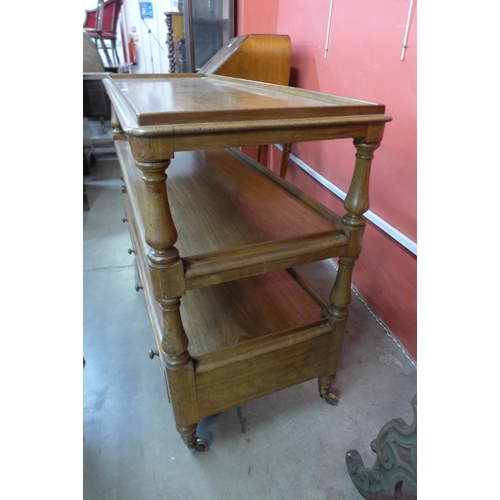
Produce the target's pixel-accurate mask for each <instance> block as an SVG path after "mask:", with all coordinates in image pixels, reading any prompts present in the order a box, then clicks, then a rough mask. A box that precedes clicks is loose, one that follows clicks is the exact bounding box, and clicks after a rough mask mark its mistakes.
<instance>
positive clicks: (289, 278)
mask: <svg viewBox="0 0 500 500" xmlns="http://www.w3.org/2000/svg"><path fill="white" fill-rule="evenodd" d="M103 82H104V85H105V87H106V90H107V92H108V94H109V96H110V99H111V103H112V125H113V127H114V137H115V146H116V150H117V155H118V159H119V163H120V166H121V174H122V179H123V197H124V207H125V214H126V215H125V220H126V221H127V222H128V226H129V231H130V235H131V240H132V245H133V247H134V249H133V252H134V253H135V255H136V262H137V267H138V270H139V275H140V279H141V284H140V287H141V288H142V290H143V292H144V297H145V300H146V305H147V308H148V312H149V316H150V320H151V324H152V329H153V338H154V341H155V346H154V347H153V348H152V349H150V350H149V355H150V357H151V358H155V357H158V359H159V362H160V368H161V372H162V374H163V378H164V381H165V384H166V389H167V392H168V394H169V399H170V400H171V402H172V408H173V413H174V418H175V422H176V428H177V430H178V432H179V434H180V435H181V437H182V439H183V440H184V442H185V443H186V445H187V446H188V447H189V448H191V449H194V450H197V451H204V450H207V449H208V446H209V443H208V441H207V439H205V438H203V437H200V436H197V435H196V428H197V424H198V422H199V420H200V419H202V418H204V417H208V416H211V415H215V414H217V413H220V412H222V411H225V410H227V409H229V408H231V407H234V406H237V405H240V404H243V403H244V402H246V401H250V400H252V399H255V398H257V397H261V396H263V395H266V394H270V393H272V392H275V391H278V390H281V389H284V388H286V387H290V386H292V385H295V384H298V383H301V382H304V381H306V380H310V379H313V378H318V388H319V394H320V397H321V398H323V399H324V400H325V401H326V402H328V403H330V404H336V402H337V397H336V396H335V394H333V393H332V392H331V384H332V381H333V379H334V377H335V374H336V370H337V366H338V361H339V356H340V348H341V344H342V339H343V335H344V331H345V324H346V321H347V317H348V306H349V303H350V301H351V276H352V272H353V267H354V263H355V261H356V259H357V258H358V256H359V254H360V251H361V243H362V239H363V233H364V228H365V219H364V217H363V213H364V212H365V211H366V210H368V207H369V199H368V191H369V177H370V167H371V163H372V159H373V154H374V151H375V150H376V149H377V148H378V146H379V145H380V142H381V140H382V136H383V131H384V126H385V123H386V122H388V121H390V119H391V118H390V117H389V116H388V115H386V114H385V107H384V106H383V105H380V104H375V103H369V102H366V101H360V100H355V99H348V98H344V97H339V96H334V95H328V94H323V93H319V92H312V91H307V90H302V89H296V88H291V87H285V86H279V85H272V84H268V83H261V82H255V81H249V80H241V79H236V78H230V77H223V76H218V75H203V74H186V75H176V74H174V75H171V74H167V75H131V76H128V75H108V76H107V77H106V78H105V79H104V80H103ZM144 96H148V99H144ZM291 136H293V138H294V140H297V141H316V140H328V139H340V138H342V139H345V138H352V139H354V148H353V159H354V158H355V162H354V170H353V177H352V182H351V185H350V188H349V192H348V194H347V197H346V199H345V202H344V207H345V213H344V214H343V215H337V214H335V213H333V212H331V211H330V210H328V209H326V208H325V207H323V206H322V205H320V204H319V203H318V202H316V201H315V200H313V199H311V198H310V197H308V196H307V195H305V194H304V193H302V192H301V191H300V190H298V189H297V188H296V187H294V186H292V185H291V184H289V183H288V182H286V181H285V180H284V179H282V178H281V177H279V176H278V175H275V174H274V173H273V172H271V171H270V170H268V169H267V168H265V167H264V166H262V165H260V164H259V163H258V162H256V161H254V160H252V159H250V158H249V157H248V156H247V155H245V154H243V153H242V152H241V151H239V150H238V149H237V148H238V147H240V146H255V145H259V144H273V143H276V142H284V143H287V142H289V140H290V137H291ZM226 148H229V149H226ZM354 149H355V151H354ZM354 153H355V154H354ZM174 154H175V157H174ZM332 168H333V166H332ZM167 173H168V179H167ZM167 190H168V196H167ZM333 257H338V258H339V266H338V273H337V277H336V279H335V283H333V288H332V292H331V294H330V297H329V300H330V302H329V303H325V302H324V301H323V299H322V298H321V297H320V296H319V295H318V294H317V293H315V291H314V290H313V289H312V288H311V287H310V286H309V285H308V284H307V283H306V281H305V280H304V279H303V277H301V276H300V274H299V273H298V272H297V271H295V270H294V269H293V267H294V266H297V265H300V264H306V263H310V262H314V261H319V260H324V259H328V258H333ZM120 352H126V351H123V350H120ZM120 355H122V354H120Z"/></svg>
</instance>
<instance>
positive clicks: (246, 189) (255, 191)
mask: <svg viewBox="0 0 500 500" xmlns="http://www.w3.org/2000/svg"><path fill="white" fill-rule="evenodd" d="M116 147H117V151H118V156H119V158H120V162H121V164H122V170H123V177H124V182H125V185H126V186H127V189H128V190H129V192H130V193H132V196H130V205H131V210H132V212H133V213H134V219H135V221H136V226H137V230H138V231H139V233H144V228H145V224H146V222H145V217H146V213H147V210H146V193H145V187H144V183H143V180H142V178H141V177H142V175H141V171H140V170H139V169H138V168H137V167H136V166H135V162H134V159H133V157H132V154H131V151H130V147H129V145H128V143H127V142H126V141H124V140H122V141H116ZM167 176H168V180H167V192H168V199H169V205H170V209H171V213H172V217H173V220H174V223H175V225H176V228H177V233H178V240H177V242H176V243H175V246H176V247H177V248H178V250H179V253H180V256H181V258H182V261H183V265H184V269H185V282H186V289H188V290H189V289H195V288H199V287H204V286H211V285H214V284H217V283H222V282H225V281H230V280H235V279H242V278H245V277H249V276H255V275H258V274H263V273H267V272H270V271H275V270H279V269H286V268H290V267H293V266H296V265H299V264H306V263H310V262H314V261H318V260H324V259H327V258H331V257H335V256H338V255H340V254H341V253H342V252H343V251H344V250H345V248H346V244H347V238H346V237H345V236H344V234H343V231H342V224H341V219H340V217H339V216H338V215H336V214H334V213H333V212H331V211H329V210H328V209H326V208H325V207H323V206H322V205H320V204H319V203H317V202H316V201H315V200H313V199H312V198H310V197H308V196H307V195H305V194H304V193H302V192H301V191H299V190H297V189H296V188H295V187H293V186H292V185H291V184H289V183H288V182H286V181H284V180H283V179H282V178H280V177H279V176H277V175H275V174H274V173H273V172H270V171H269V170H268V169H266V168H265V167H263V166H262V165H260V164H258V163H257V162H255V161H253V160H251V159H250V158H249V157H247V156H246V155H244V154H243V153H241V152H239V151H237V150H212V151H190V152H181V153H177V154H176V156H175V158H174V159H173V160H172V162H171V165H170V166H169V167H168V169H167Z"/></svg>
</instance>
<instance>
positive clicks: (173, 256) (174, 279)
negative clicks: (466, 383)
mask: <svg viewBox="0 0 500 500" xmlns="http://www.w3.org/2000/svg"><path fill="white" fill-rule="evenodd" d="M136 165H137V167H138V168H139V169H140V170H141V171H142V173H143V177H142V178H143V180H144V183H145V186H146V196H147V215H146V221H147V222H146V227H145V233H146V234H145V239H146V242H147V244H148V245H149V247H150V250H149V253H148V264H149V271H150V276H151V282H152V285H153V291H154V294H155V297H156V300H157V301H158V303H159V305H160V309H161V311H162V318H163V332H162V341H161V350H162V354H161V356H162V360H163V363H164V366H165V368H166V371H167V377H168V383H169V386H170V389H171V391H170V392H171V395H172V406H173V410H174V417H175V421H176V425H177V429H178V431H179V433H180V434H181V437H182V439H183V440H184V442H185V443H186V444H187V445H188V446H192V445H193V443H194V441H195V432H196V425H197V423H198V420H199V417H198V407H197V402H196V392H195V383H194V368H193V362H192V360H191V356H190V355H189V351H188V338H187V336H186V332H185V331H184V326H183V325H182V320H181V315H180V305H181V297H182V296H183V295H184V294H185V293H186V288H185V284H184V266H183V263H182V260H181V259H180V257H179V251H178V250H177V248H176V247H175V242H176V241H177V230H176V228H175V225H174V221H173V219H172V214H171V211H170V206H169V203H168V196H167V186H166V180H167V175H166V169H167V167H168V166H169V165H170V160H167V161H160V162H155V163H145V162H139V161H137V160H136Z"/></svg>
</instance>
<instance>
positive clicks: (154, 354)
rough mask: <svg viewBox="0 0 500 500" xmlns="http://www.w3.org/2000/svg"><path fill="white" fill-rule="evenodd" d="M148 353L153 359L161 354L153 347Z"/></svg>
mask: <svg viewBox="0 0 500 500" xmlns="http://www.w3.org/2000/svg"><path fill="white" fill-rule="evenodd" d="M148 354H149V358H150V359H153V358H154V357H155V356H159V355H160V354H159V353H158V351H153V349H150V350H149V351H148Z"/></svg>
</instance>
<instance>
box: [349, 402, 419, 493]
mask: <svg viewBox="0 0 500 500" xmlns="http://www.w3.org/2000/svg"><path fill="white" fill-rule="evenodd" d="M411 406H412V409H413V415H414V418H413V422H412V423H411V424H410V425H407V424H406V423H405V422H404V421H403V420H402V419H400V418H397V419H394V420H391V421H390V422H387V424H385V425H384V427H382V429H381V430H380V432H379V434H378V437H377V439H374V440H373V441H372V442H371V449H372V451H374V452H375V453H376V454H377V459H376V461H375V464H374V465H373V466H372V467H370V468H368V467H365V466H364V465H363V460H362V459H361V456H360V454H359V453H358V452H357V451H356V450H351V451H348V452H347V454H346V465H347V470H348V472H349V476H350V477H351V479H352V482H353V483H354V486H355V487H356V489H357V490H358V491H359V492H360V494H361V495H362V496H363V498H366V499H375V498H380V497H381V496H385V497H386V498H387V497H390V498H403V497H402V494H403V493H402V492H403V486H404V484H405V483H406V485H407V486H409V487H410V488H413V491H412V493H411V494H413V493H416V490H417V395H416V394H415V396H414V397H413V399H412V400H411ZM404 498H409V497H408V496H407V495H405V497H404ZM414 498H416V495H415V496H414Z"/></svg>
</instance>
